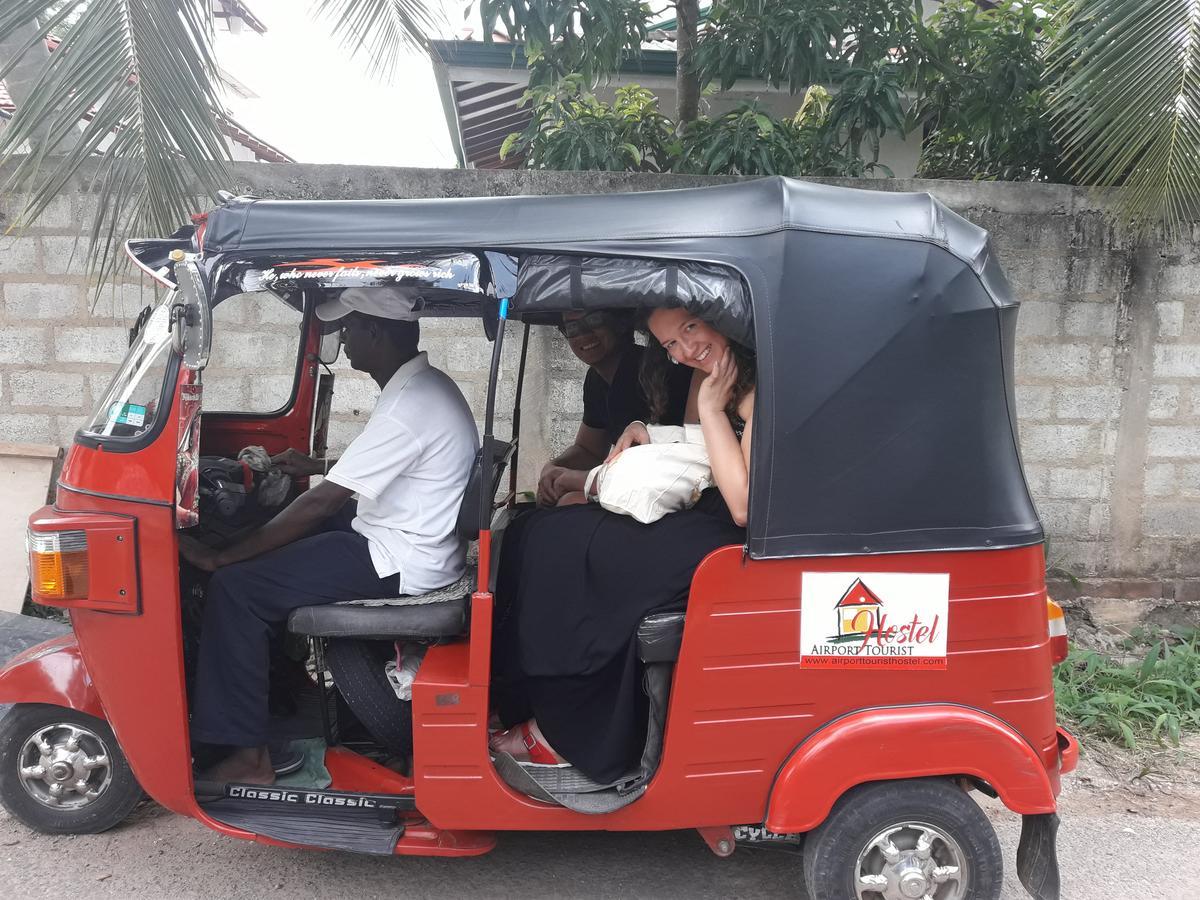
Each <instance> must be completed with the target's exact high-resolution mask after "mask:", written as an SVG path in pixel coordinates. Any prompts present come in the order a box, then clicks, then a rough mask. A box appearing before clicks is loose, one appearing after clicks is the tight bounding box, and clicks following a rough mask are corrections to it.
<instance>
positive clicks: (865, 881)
mask: <svg viewBox="0 0 1200 900" xmlns="http://www.w3.org/2000/svg"><path fill="white" fill-rule="evenodd" d="M969 875H970V872H969V870H968V866H967V859H966V855H965V854H964V853H963V852H962V848H961V847H959V845H958V842H957V841H955V840H954V838H952V837H950V835H948V834H946V833H945V832H944V831H942V830H941V829H940V828H935V827H934V826H932V825H928V824H926V823H924V822H903V823H901V824H899V825H892V826H889V827H888V828H885V829H884V830H883V831H881V832H879V833H878V834H877V835H875V837H873V838H871V840H870V841H868V842H867V845H866V846H865V847H864V848H863V850H862V852H861V853H859V854H858V864H857V866H856V869H855V890H856V892H857V897H858V900H962V898H963V897H965V896H966V893H967V886H968V884H969Z"/></svg>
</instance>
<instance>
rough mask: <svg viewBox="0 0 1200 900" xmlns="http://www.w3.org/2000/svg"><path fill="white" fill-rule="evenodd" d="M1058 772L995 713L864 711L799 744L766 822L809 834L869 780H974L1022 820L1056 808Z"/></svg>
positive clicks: (780, 777)
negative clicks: (992, 791)
mask: <svg viewBox="0 0 1200 900" xmlns="http://www.w3.org/2000/svg"><path fill="white" fill-rule="evenodd" d="M1051 774H1053V777H1054V781H1057V776H1058V771H1057V770H1055V771H1054V772H1053V773H1050V772H1047V771H1046V767H1045V766H1044V765H1043V764H1042V760H1041V759H1040V758H1039V757H1038V754H1037V752H1036V751H1035V750H1034V749H1033V747H1031V746H1030V745H1029V743H1028V742H1027V741H1026V740H1025V739H1024V738H1023V737H1021V735H1019V734H1018V733H1017V732H1015V731H1014V730H1013V729H1012V728H1010V727H1009V726H1008V725H1006V724H1004V723H1003V722H1002V721H1000V720H999V719H997V718H995V717H994V716H989V715H987V714H986V713H983V712H980V711H979V710H977V709H970V708H969V707H965V706H951V705H948V704H947V705H936V706H911V707H897V708H890V709H865V710H862V711H860V712H856V713H851V714H850V715H848V716H845V717H843V718H841V719H837V720H836V721H834V722H831V723H830V724H829V725H828V726H826V727H825V728H823V729H821V730H820V731H818V732H816V733H815V734H813V735H812V736H811V737H810V738H809V739H808V740H806V741H805V742H804V743H803V744H801V745H800V746H799V747H797V748H796V749H795V750H794V751H793V752H792V755H791V756H790V757H788V759H787V761H786V762H785V763H784V764H783V768H782V769H780V771H779V775H778V776H777V777H776V779H775V785H774V787H773V788H772V790H771V800H770V803H769V805H768V807H767V820H766V825H767V828H769V829H770V830H771V831H774V832H778V833H787V832H796V831H809V830H811V829H813V828H816V827H817V826H818V825H820V824H821V822H823V821H824V820H825V817H826V816H827V815H829V811H830V810H831V809H832V808H833V804H834V803H835V802H836V801H837V799H838V798H839V797H840V796H841V795H842V794H843V793H845V792H846V791H848V790H849V789H850V788H852V787H854V786H855V785H857V784H862V783H864V782H868V781H892V780H896V779H903V778H924V777H928V776H933V775H973V776H975V777H977V778H981V779H983V780H984V781H986V782H987V783H988V784H989V785H991V786H992V787H993V788H994V789H995V791H996V793H998V794H999V795H1000V799H1001V800H1003V801H1004V805H1005V806H1007V807H1008V808H1009V809H1011V810H1013V811H1014V812H1018V813H1021V814H1023V815H1030V814H1035V813H1051V812H1054V811H1055V808H1056V804H1055V800H1054V798H1055V795H1056V794H1057V793H1058V791H1057V785H1056V784H1052V781H1051Z"/></svg>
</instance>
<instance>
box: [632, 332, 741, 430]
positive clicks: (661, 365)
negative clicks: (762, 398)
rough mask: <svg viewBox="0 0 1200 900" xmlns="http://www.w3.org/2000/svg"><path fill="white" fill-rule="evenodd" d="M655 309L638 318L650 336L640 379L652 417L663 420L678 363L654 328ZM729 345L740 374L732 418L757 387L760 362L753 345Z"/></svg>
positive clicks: (730, 412)
mask: <svg viewBox="0 0 1200 900" xmlns="http://www.w3.org/2000/svg"><path fill="white" fill-rule="evenodd" d="M653 312H654V310H653V309H650V310H645V311H643V312H642V313H641V314H640V315H639V316H638V320H637V330H638V331H640V332H641V333H642V334H644V335H645V336H646V350H645V352H644V353H643V354H642V366H641V370H640V372H639V373H638V380H639V381H640V382H641V385H642V393H643V394H645V396H646V402H647V404H649V406H650V418H651V419H652V420H653V421H655V422H660V421H662V417H663V416H664V415H666V412H667V404H668V403H669V402H670V391H669V390H668V378H669V376H670V373H671V371H672V370H673V369H674V368H675V365H674V363H672V362H671V358H670V357H669V356H668V355H667V351H666V350H664V349H663V346H662V344H660V343H659V342H658V338H656V337H655V336H654V333H653V332H652V331H651V330H650V314H651V313H653ZM729 346H730V349H732V350H733V359H734V362H735V363H736V364H737V370H738V377H737V384H736V385H734V389H733V397H731V398H730V400H729V405H728V406H727V407H725V412H726V414H727V415H728V416H729V417H730V418H731V419H735V418H737V417H738V415H737V408H738V404H740V403H741V402H742V400H743V399H745V397H746V395H747V394H749V393H750V392H751V391H753V390H754V385H755V382H756V378H757V375H756V371H757V362H758V361H757V357H756V356H755V353H754V351H753V350H751V349H750V348H749V347H745V346H743V345H742V344H739V343H738V342H737V341H732V340H731V341H729Z"/></svg>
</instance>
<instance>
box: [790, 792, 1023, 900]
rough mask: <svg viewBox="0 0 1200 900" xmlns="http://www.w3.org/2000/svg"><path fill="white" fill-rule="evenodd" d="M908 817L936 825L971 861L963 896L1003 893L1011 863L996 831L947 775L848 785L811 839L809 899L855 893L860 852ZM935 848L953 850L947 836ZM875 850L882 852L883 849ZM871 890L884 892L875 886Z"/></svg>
mask: <svg viewBox="0 0 1200 900" xmlns="http://www.w3.org/2000/svg"><path fill="white" fill-rule="evenodd" d="M906 822H914V823H921V824H924V825H928V826H932V827H933V828H934V829H937V830H938V831H940V832H941V833H942V834H943V835H945V836H947V837H949V838H951V839H952V840H953V841H954V842H956V843H957V844H958V848H959V851H960V852H961V855H962V859H963V861H964V862H965V864H966V865H965V866H964V867H963V868H965V870H966V877H965V879H964V881H965V887H966V891H965V893H963V894H962V895H961V896H962V898H963V900H998V898H999V896H1000V889H1001V887H1002V884H1003V880H1004V862H1003V858H1002V857H1001V855H1000V843H999V842H998V841H997V840H996V833H995V831H993V830H992V825H991V823H990V822H989V821H988V819H987V816H985V815H984V814H983V810H981V809H980V808H979V807H978V806H977V805H976V804H975V801H973V800H972V799H971V798H970V797H969V796H967V794H966V792H965V791H963V790H962V789H961V788H959V787H958V786H957V785H955V784H954V783H953V782H951V781H949V780H947V779H944V778H921V779H912V780H908V781H881V782H875V783H872V784H864V785H859V786H858V787H856V788H853V789H852V790H849V791H847V792H846V793H845V794H844V795H843V796H842V797H841V798H840V799H839V800H838V802H837V803H835V804H834V807H833V810H832V811H831V812H830V813H829V817H828V818H826V820H825V821H824V822H822V823H821V825H820V826H819V827H818V828H816V829H815V830H813V831H812V832H810V833H809V835H808V838H807V839H806V840H805V843H804V880H805V885H806V887H807V888H808V896H809V900H855V898H856V897H857V896H858V895H857V893H856V891H855V884H856V879H857V877H858V872H857V869H858V864H859V855H860V854H861V853H862V852H863V851H864V850H866V849H867V847H868V846H870V842H871V841H872V840H873V839H874V838H875V836H876V835H878V834H880V833H881V832H883V831H885V830H886V829H888V828H893V827H896V826H899V825H901V824H903V823H906ZM915 835H916V832H915V831H914V830H906V831H904V832H900V833H898V834H897V835H896V837H895V847H896V848H898V849H901V850H908V849H911V843H912V842H913V839H914V838H915ZM902 844H909V846H901V845H902ZM935 847H936V850H935V857H936V855H937V854H938V853H944V852H946V850H947V849H948V845H946V844H944V843H942V842H940V841H939V842H937V843H936V844H935ZM874 853H875V854H879V855H878V857H877V859H879V860H881V859H882V855H881V854H880V851H878V850H875V851H874ZM869 863H870V860H868V864H869ZM952 887H953V882H949V883H947V885H946V886H945V888H942V889H940V890H941V891H942V893H944V895H946V896H952V894H950V893H949V889H950V888H952ZM866 896H867V897H874V896H882V894H876V893H874V892H868V893H867V894H866ZM932 896H934V897H935V898H937V897H939V896H941V894H939V893H933V894H932Z"/></svg>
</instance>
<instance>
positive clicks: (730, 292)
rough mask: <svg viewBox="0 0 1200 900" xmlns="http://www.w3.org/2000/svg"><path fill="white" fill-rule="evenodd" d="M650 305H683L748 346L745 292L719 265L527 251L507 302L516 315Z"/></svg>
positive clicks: (750, 332)
mask: <svg viewBox="0 0 1200 900" xmlns="http://www.w3.org/2000/svg"><path fill="white" fill-rule="evenodd" d="M656 306H683V307H686V308H687V309H689V310H691V311H692V312H693V313H695V314H696V315H698V316H701V317H702V318H704V319H706V320H707V321H709V322H711V323H712V324H713V325H714V326H716V327H717V328H718V329H719V330H720V331H721V332H722V333H724V334H725V335H727V336H729V337H730V338H732V339H733V340H735V341H737V342H738V343H740V344H744V345H745V346H747V347H753V346H754V313H753V312H752V310H751V308H750V295H749V292H748V291H747V289H746V287H745V285H744V284H743V282H742V279H741V277H740V276H739V275H738V274H737V273H736V272H734V271H732V270H730V269H727V268H725V267H724V266H714V265H709V264H707V263H699V262H660V261H655V260H648V259H627V258H621V257H611V256H607V257H604V256H601V257H595V256H563V255H559V254H556V255H549V254H530V255H528V256H525V257H522V259H521V266H520V275H519V277H518V279H517V295H516V298H515V299H514V302H513V308H514V309H515V310H516V311H517V312H518V313H521V314H527V313H537V312H539V311H542V310H550V311H558V312H562V311H565V310H571V309H596V308H602V309H630V308H636V307H656Z"/></svg>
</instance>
